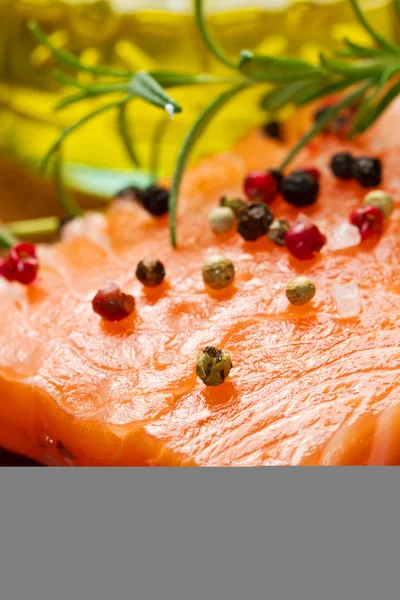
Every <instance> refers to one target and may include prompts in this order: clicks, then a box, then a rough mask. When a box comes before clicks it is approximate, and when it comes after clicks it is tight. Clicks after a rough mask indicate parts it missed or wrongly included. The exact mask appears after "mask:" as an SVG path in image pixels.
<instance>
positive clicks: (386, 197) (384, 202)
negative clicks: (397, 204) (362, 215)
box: [363, 190, 393, 217]
mask: <svg viewBox="0 0 400 600" xmlns="http://www.w3.org/2000/svg"><path fill="white" fill-rule="evenodd" d="M363 204H365V205H368V206H375V208H377V209H378V210H380V211H381V213H382V214H383V216H384V217H390V215H391V214H392V212H393V198H392V196H391V195H390V194H388V193H387V192H384V191H383V190H374V191H373V192H368V194H366V195H365V196H364V201H363Z"/></svg>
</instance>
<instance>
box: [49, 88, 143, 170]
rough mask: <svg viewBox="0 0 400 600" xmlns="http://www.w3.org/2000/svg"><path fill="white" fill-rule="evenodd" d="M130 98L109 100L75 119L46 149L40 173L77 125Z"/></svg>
mask: <svg viewBox="0 0 400 600" xmlns="http://www.w3.org/2000/svg"><path fill="white" fill-rule="evenodd" d="M130 99H131V96H127V97H125V98H123V99H122V100H117V101H114V102H110V103H109V104H106V105H105V106H101V107H100V108H97V109H96V110H94V111H92V112H90V113H88V114H87V115H85V116H84V117H82V119H79V121H76V122H75V123H73V124H72V125H70V126H69V127H67V128H66V129H64V131H63V132H62V133H61V134H60V135H59V137H58V138H57V140H56V141H55V143H54V144H53V145H52V146H51V148H50V149H49V150H48V152H47V154H46V155H45V157H44V158H43V161H42V163H41V166H40V171H41V173H44V172H45V171H46V170H47V168H48V166H49V162H50V160H51V158H52V157H53V155H54V153H55V152H57V151H58V150H59V149H60V148H61V145H62V144H63V142H64V141H65V139H66V138H67V137H68V136H69V135H70V134H71V133H73V132H74V131H76V130H77V129H78V128H79V127H82V125H85V124H86V123H88V122H89V121H91V120H92V119H94V118H95V117H98V116H99V115H101V114H103V113H105V112H107V111H108V110H111V109H112V108H118V107H119V106H122V105H124V104H126V102H128V101H129V100H130Z"/></svg>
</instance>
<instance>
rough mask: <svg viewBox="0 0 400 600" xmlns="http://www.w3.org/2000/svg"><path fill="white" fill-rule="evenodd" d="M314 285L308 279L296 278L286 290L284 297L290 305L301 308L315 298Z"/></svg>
mask: <svg viewBox="0 0 400 600" xmlns="http://www.w3.org/2000/svg"><path fill="white" fill-rule="evenodd" d="M315 292H316V289H315V285H314V283H313V282H312V281H311V280H310V279H308V277H296V278H295V279H292V281H291V282H290V283H289V284H288V286H287V288H286V297H287V299H288V300H289V302H290V303H291V304H294V305H295V306H303V305H304V304H307V302H310V300H312V299H313V298H314V296H315Z"/></svg>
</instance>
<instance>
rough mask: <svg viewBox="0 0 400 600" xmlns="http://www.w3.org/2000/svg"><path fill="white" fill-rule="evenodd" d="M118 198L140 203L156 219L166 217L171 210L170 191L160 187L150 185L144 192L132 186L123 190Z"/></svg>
mask: <svg viewBox="0 0 400 600" xmlns="http://www.w3.org/2000/svg"><path fill="white" fill-rule="evenodd" d="M116 198H117V199H123V200H131V201H132V202H139V203H140V204H141V205H142V206H143V208H144V209H145V210H147V212H149V213H150V214H152V215H153V216H155V217H161V216H162V215H165V214H166V213H167V212H168V209H169V191H168V190H167V189H165V188H163V187H161V186H159V185H150V186H148V187H147V188H145V189H143V190H141V189H139V188H138V187H135V186H133V185H131V186H129V187H126V188H124V189H123V190H121V191H120V192H119V193H118V194H117V196H116Z"/></svg>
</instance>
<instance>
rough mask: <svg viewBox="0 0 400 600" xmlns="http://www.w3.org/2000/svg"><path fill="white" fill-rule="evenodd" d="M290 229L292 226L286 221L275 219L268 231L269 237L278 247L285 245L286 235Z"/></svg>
mask: <svg viewBox="0 0 400 600" xmlns="http://www.w3.org/2000/svg"><path fill="white" fill-rule="evenodd" d="M289 229H290V224H289V223H288V221H286V220H285V219H275V220H274V221H272V223H271V226H270V228H269V229H268V233H267V237H268V239H269V240H271V242H274V244H276V245H277V246H284V245H285V237H286V233H287V232H288V231H289Z"/></svg>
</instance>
